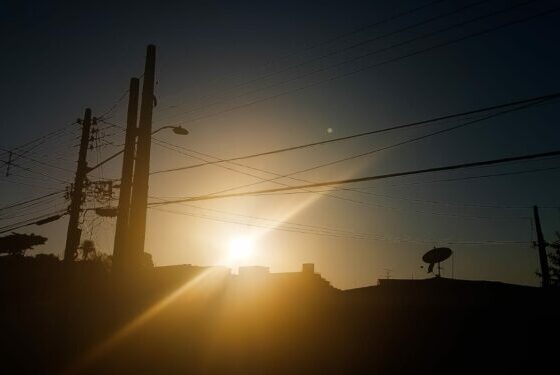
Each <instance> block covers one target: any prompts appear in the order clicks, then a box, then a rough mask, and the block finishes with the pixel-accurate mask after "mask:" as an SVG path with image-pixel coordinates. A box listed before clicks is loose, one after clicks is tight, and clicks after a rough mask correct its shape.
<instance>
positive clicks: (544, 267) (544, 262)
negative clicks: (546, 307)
mask: <svg viewBox="0 0 560 375" xmlns="http://www.w3.org/2000/svg"><path fill="white" fill-rule="evenodd" d="M533 215H534V217H535V228H536V230H537V241H538V242H537V245H538V247H539V260H540V262H541V274H542V286H543V288H548V287H549V286H550V273H549V270H548V257H547V254H546V246H547V245H548V244H547V243H546V241H545V240H544V237H543V233H542V229H541V219H540V218H539V208H538V207H537V206H533Z"/></svg>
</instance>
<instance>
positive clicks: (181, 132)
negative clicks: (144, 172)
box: [87, 125, 189, 173]
mask: <svg viewBox="0 0 560 375" xmlns="http://www.w3.org/2000/svg"><path fill="white" fill-rule="evenodd" d="M163 129H171V130H173V133H175V134H177V135H188V134H189V131H188V130H187V129H185V128H183V127H182V126H170V125H167V126H162V127H161V128H159V129H156V130H154V131H153V132H152V133H151V135H154V134H156V133H158V132H160V131H162V130H163ZM123 152H124V150H121V151H119V152H117V153H116V154H114V155H111V156H109V157H108V158H107V159H105V160H103V161H101V162H99V163H97V164H96V165H94V166H92V167H89V168H88V169H87V173H89V172H91V171H93V170H94V169H97V168H99V167H101V166H102V165H103V164H105V163H107V162H108V161H110V160H113V159H114V158H116V157H117V156H119V155H120V154H122V153H123Z"/></svg>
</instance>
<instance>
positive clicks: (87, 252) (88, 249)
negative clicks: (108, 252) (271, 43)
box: [80, 240, 96, 260]
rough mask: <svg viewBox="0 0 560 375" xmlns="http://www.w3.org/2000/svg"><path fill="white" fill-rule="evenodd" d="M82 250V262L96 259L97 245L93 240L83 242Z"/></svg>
mask: <svg viewBox="0 0 560 375" xmlns="http://www.w3.org/2000/svg"><path fill="white" fill-rule="evenodd" d="M80 249H81V250H82V260H88V259H94V258H96V249H95V243H94V242H93V241H92V240H83V241H82V246H80Z"/></svg>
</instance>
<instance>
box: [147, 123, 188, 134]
mask: <svg viewBox="0 0 560 375" xmlns="http://www.w3.org/2000/svg"><path fill="white" fill-rule="evenodd" d="M163 129H171V130H173V133H175V134H178V135H188V134H189V131H188V130H187V129H185V128H183V127H182V126H170V125H168V126H162V127H161V128H159V129H157V130H154V131H153V132H152V135H154V134H156V133H157V132H159V131H161V130H163Z"/></svg>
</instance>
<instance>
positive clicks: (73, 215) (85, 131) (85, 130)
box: [64, 108, 91, 263]
mask: <svg viewBox="0 0 560 375" xmlns="http://www.w3.org/2000/svg"><path fill="white" fill-rule="evenodd" d="M90 129H91V109H89V108H87V109H86V111H85V114H84V119H83V121H82V138H81V141H80V152H79V156H78V168H77V169H76V177H75V178H74V190H73V191H72V198H71V203H70V219H69V220H68V232H67V234H66V247H65V249H64V262H65V263H70V262H72V261H73V260H74V259H75V258H76V252H77V250H78V246H79V245H80V237H81V234H82V230H81V229H80V228H79V227H78V223H79V219H80V209H81V206H82V200H83V189H84V182H85V179H86V174H87V172H88V169H87V168H88V167H87V160H86V158H87V150H88V144H89V133H90Z"/></svg>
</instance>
